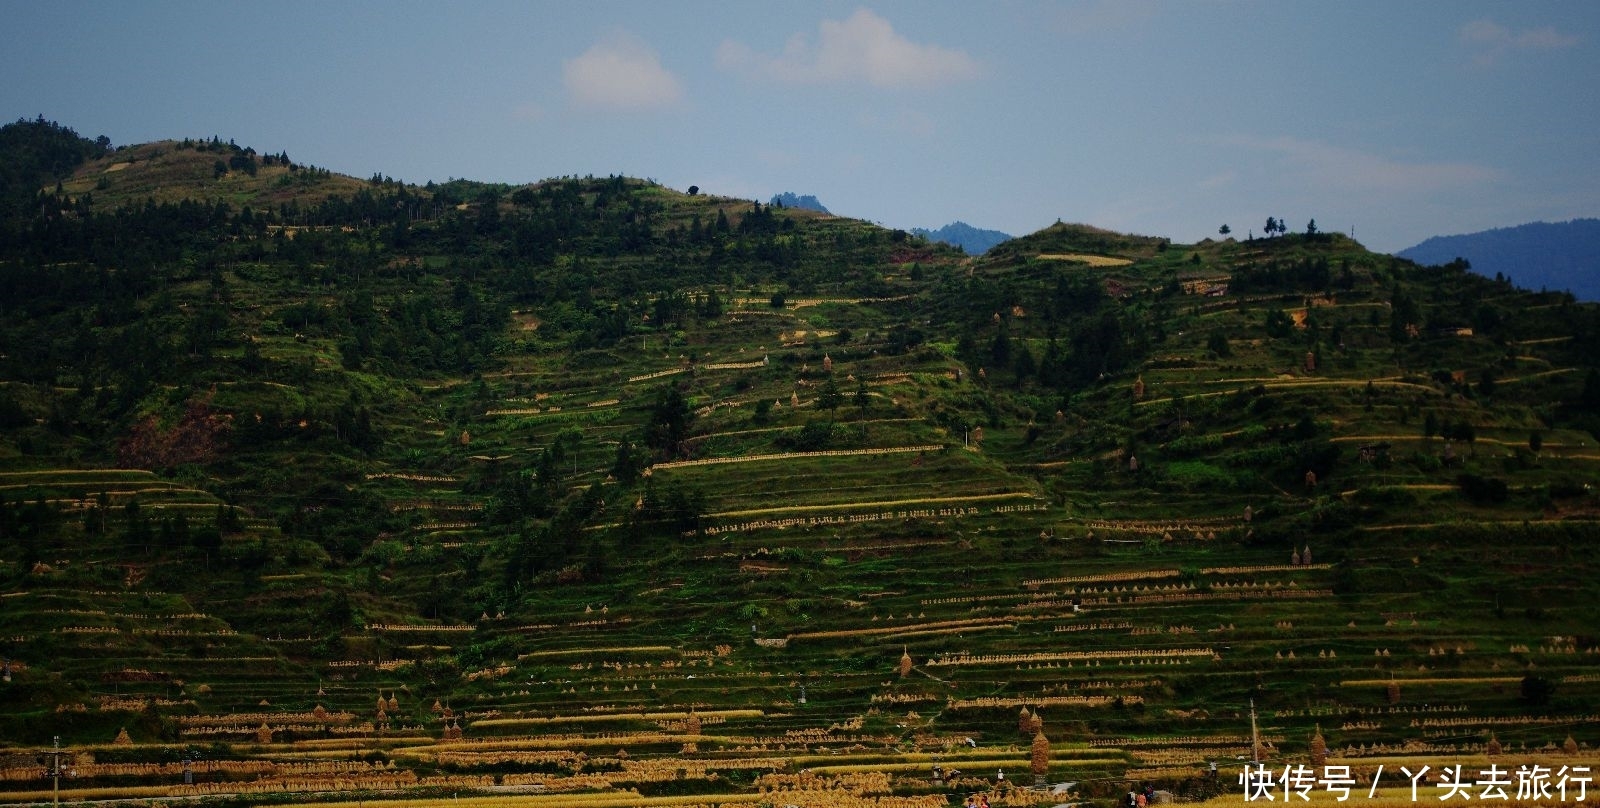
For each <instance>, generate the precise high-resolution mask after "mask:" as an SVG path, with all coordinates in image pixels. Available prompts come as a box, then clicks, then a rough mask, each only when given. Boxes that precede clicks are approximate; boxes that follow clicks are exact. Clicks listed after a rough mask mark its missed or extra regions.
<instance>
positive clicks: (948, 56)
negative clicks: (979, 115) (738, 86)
mask: <svg viewBox="0 0 1600 808" xmlns="http://www.w3.org/2000/svg"><path fill="white" fill-rule="evenodd" d="M717 65H718V66H719V67H722V68H723V69H726V70H751V71H754V72H756V73H758V74H761V75H764V76H767V77H769V78H774V79H778V80H780V81H787V82H794V83H801V84H810V83H828V82H846V83H847V82H865V83H867V84H870V85H872V86H874V87H880V88H886V89H900V88H907V87H926V86H933V85H939V84H944V83H946V82H950V81H961V80H965V79H970V78H972V77H974V76H976V75H977V74H978V63H977V62H976V61H975V60H974V59H973V58H972V57H971V56H968V55H967V54H966V52H965V51H961V50H955V49H951V48H945V47H941V46H939V45H927V44H919V43H916V42H912V41H911V40H909V39H906V38H905V37H904V36H901V35H900V34H899V33H896V32H895V30H894V26H892V25H890V24H889V21H888V20H885V19H884V18H882V17H880V16H878V15H877V14H874V13H872V12H871V11H869V10H867V9H864V8H863V9H859V10H857V11H856V12H855V13H854V14H851V15H850V16H849V17H848V18H846V19H843V20H823V21H822V24H821V25H820V26H819V30H818V34H817V38H816V41H815V42H813V41H812V40H811V39H810V38H809V37H807V36H806V35H805V34H795V35H794V36H792V37H790V38H789V42H788V44H787V45H785V46H784V49H783V52H782V53H777V54H765V53H758V52H756V51H755V50H752V49H751V48H750V46H748V45H745V44H744V43H742V42H737V41H734V40H731V39H730V40H725V41H724V42H723V43H722V45H721V46H719V47H718V48H717Z"/></svg>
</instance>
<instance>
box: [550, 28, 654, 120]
mask: <svg viewBox="0 0 1600 808" xmlns="http://www.w3.org/2000/svg"><path fill="white" fill-rule="evenodd" d="M561 73H562V80H563V81H564V82H565V83H566V86H567V92H568V93H571V95H572V98H573V100H575V101H577V102H578V103H579V104H582V105H584V106H589V107H608V108H612V109H648V108H655V107H665V106H670V105H672V104H674V103H676V102H677V101H678V100H679V99H681V98H682V97H683V87H682V85H680V84H679V83H678V77H677V76H674V75H672V73H671V72H670V71H668V70H667V69H666V68H664V67H662V66H661V57H660V56H659V55H658V54H657V53H656V51H655V49H654V48H651V47H650V46H649V45H648V44H647V43H645V41H644V40H642V39H640V38H638V37H636V36H634V35H632V34H629V33H627V32H618V33H616V34H613V35H611V36H609V37H607V38H605V39H603V40H601V41H599V42H596V43H595V44H594V45H592V46H590V48H589V49H588V50H586V51H584V52H583V53H582V54H580V55H579V56H576V57H574V58H572V59H568V60H566V61H565V62H562V64H561Z"/></svg>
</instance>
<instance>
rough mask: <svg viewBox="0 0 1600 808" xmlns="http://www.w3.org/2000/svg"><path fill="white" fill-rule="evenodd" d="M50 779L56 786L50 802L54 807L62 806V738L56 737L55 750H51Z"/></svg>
mask: <svg viewBox="0 0 1600 808" xmlns="http://www.w3.org/2000/svg"><path fill="white" fill-rule="evenodd" d="M50 777H51V778H52V779H53V780H54V782H55V784H54V785H53V786H52V787H51V795H50V802H51V804H52V805H56V806H59V805H61V736H60V735H57V736H55V745H54V748H52V749H51V750H50Z"/></svg>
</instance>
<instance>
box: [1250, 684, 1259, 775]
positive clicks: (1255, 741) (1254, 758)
mask: <svg viewBox="0 0 1600 808" xmlns="http://www.w3.org/2000/svg"><path fill="white" fill-rule="evenodd" d="M1250 762H1251V763H1260V762H1261V735H1260V734H1259V733H1258V732H1257V731H1256V700H1255V699H1251V700H1250Z"/></svg>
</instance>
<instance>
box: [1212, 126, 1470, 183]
mask: <svg viewBox="0 0 1600 808" xmlns="http://www.w3.org/2000/svg"><path fill="white" fill-rule="evenodd" d="M1226 142H1227V143H1228V144H1230V145H1233V146H1239V147H1242V148H1246V149H1249V150H1251V151H1252V152H1255V153H1257V154H1261V153H1265V154H1272V155H1276V156H1277V158H1278V160H1277V164H1276V165H1275V166H1273V170H1274V171H1276V172H1279V173H1280V174H1282V173H1290V174H1298V175H1299V176H1301V178H1302V179H1303V180H1304V181H1305V182H1307V183H1308V184H1310V185H1311V186H1312V187H1315V188H1326V189H1332V190H1337V191H1354V192H1360V193H1384V194H1424V193H1434V192H1438V191H1447V190H1452V189H1457V188H1466V187H1471V186H1478V185H1482V184H1484V183H1488V182H1492V181H1494V180H1497V179H1499V178H1500V172H1498V171H1496V170H1495V169H1492V168H1488V167H1485V166H1480V165H1475V164H1472V163H1430V162H1408V161H1405V160H1397V159H1394V158H1390V157H1385V156H1382V155H1377V154H1369V153H1367V152H1362V151H1357V150H1354V149H1347V148H1344V147H1341V146H1334V145H1331V144H1327V143H1321V142H1318V141H1314V140H1300V139H1299V138H1293V137H1275V138H1256V137H1236V138H1228V139H1227V141H1226Z"/></svg>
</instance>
